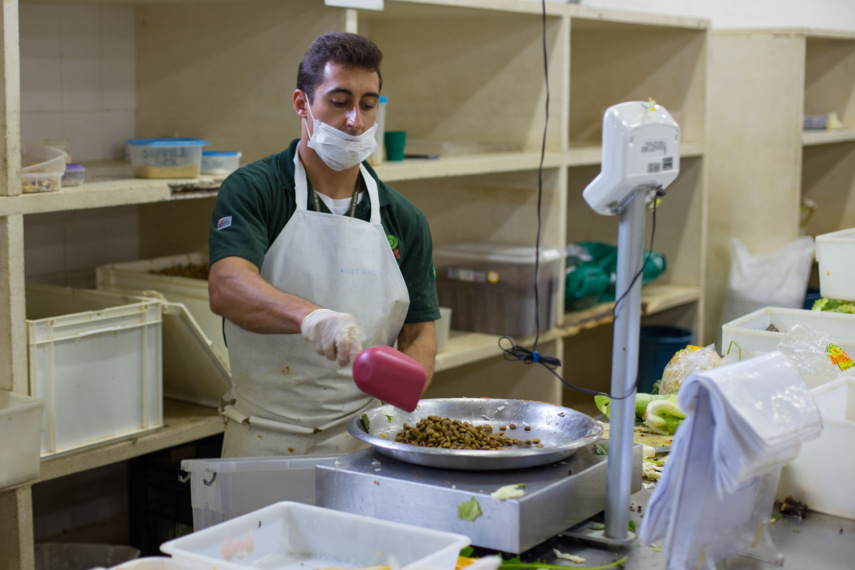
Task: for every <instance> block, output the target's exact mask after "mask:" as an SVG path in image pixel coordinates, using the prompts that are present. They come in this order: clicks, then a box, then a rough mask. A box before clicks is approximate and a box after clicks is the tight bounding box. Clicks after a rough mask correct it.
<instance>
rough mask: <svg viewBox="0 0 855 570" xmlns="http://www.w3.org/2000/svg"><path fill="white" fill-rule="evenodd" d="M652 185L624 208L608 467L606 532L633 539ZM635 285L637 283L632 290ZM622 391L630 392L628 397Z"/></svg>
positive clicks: (620, 229)
mask: <svg viewBox="0 0 855 570" xmlns="http://www.w3.org/2000/svg"><path fill="white" fill-rule="evenodd" d="M645 190H646V188H636V189H635V191H634V192H633V196H632V198H631V199H630V200H629V201H628V203H626V205H625V207H624V209H623V210H622V211H621V213H620V222H619V225H618V250H617V254H618V258H617V283H616V287H615V291H616V292H617V293H616V294H617V299H620V297H621V295H623V299H620V301H619V302H618V304H617V306H616V307H615V318H614V340H613V343H612V388H611V394H612V396H616V397H617V398H620V399H617V398H612V400H611V403H610V407H611V414H610V418H609V423H610V425H609V460H608V467H607V471H606V516H605V532H604V534H605V536H606V537H608V538H609V539H611V540H613V541H616V542H622V541H627V542H629V541H632V540H633V539H634V535H633V534H632V533H630V532H629V503H630V495H631V487H632V439H633V431H634V428H635V379H636V377H637V375H638V339H639V327H640V324H641V281H642V280H641V278H640V277H639V278H638V279H636V280H635V283H634V284H632V285H630V284H631V283H632V280H633V277H634V276H635V275H636V274H637V273H638V272H639V271H640V270H641V267H642V265H643V259H642V256H643V252H644V248H643V242H644V210H645V197H646V192H645ZM630 286H631V287H632V288H631V289H630ZM622 396H628V397H623V398H622Z"/></svg>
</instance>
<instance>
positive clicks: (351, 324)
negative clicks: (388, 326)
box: [300, 309, 362, 366]
mask: <svg viewBox="0 0 855 570" xmlns="http://www.w3.org/2000/svg"><path fill="white" fill-rule="evenodd" d="M300 332H302V333H303V338H305V339H306V340H307V341H309V342H310V343H312V346H313V347H314V349H315V352H317V353H318V354H320V355H322V356H326V357H327V360H335V361H337V362H338V364H339V366H347V365H348V364H349V363H350V362H352V361H353V359H354V358H356V355H357V354H359V353H360V352H362V340H361V339H360V334H359V325H357V324H356V320H355V319H354V318H353V315H350V314H348V313H337V312H335V311H331V310H329V309H318V310H316V311H312V312H311V313H309V314H308V315H306V318H304V319H303V322H302V323H300Z"/></svg>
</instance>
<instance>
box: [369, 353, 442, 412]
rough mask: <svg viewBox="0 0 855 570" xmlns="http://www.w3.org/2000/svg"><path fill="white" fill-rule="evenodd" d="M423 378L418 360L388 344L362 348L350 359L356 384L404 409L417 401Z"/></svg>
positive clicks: (422, 370)
mask: <svg viewBox="0 0 855 570" xmlns="http://www.w3.org/2000/svg"><path fill="white" fill-rule="evenodd" d="M425 379H426V373H425V369H424V367H423V366H422V365H421V364H419V363H418V362H417V361H416V360H413V359H412V358H410V357H409V356H407V355H406V354H404V353H403V352H400V351H398V350H395V349H394V348H392V347H391V346H375V347H372V348H366V349H365V350H363V351H362V352H360V353H359V354H358V355H357V357H356V359H355V360H354V361H353V381H354V382H355V383H356V386H357V388H359V389H360V390H362V391H363V392H365V393H366V394H368V395H369V396H374V397H375V398H377V399H379V400H383V401H384V402H389V403H390V404H392V405H393V406H395V407H396V408H401V409H402V410H404V411H407V412H412V411H413V410H415V409H416V406H417V405H418V404H419V399H420V398H421V396H422V391H423V390H424V388H425Z"/></svg>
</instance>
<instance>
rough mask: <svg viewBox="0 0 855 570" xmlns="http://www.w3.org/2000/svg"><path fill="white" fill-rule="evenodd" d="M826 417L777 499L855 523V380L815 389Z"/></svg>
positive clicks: (785, 475)
mask: <svg viewBox="0 0 855 570" xmlns="http://www.w3.org/2000/svg"><path fill="white" fill-rule="evenodd" d="M811 394H812V395H813V397H814V400H815V401H816V404H817V406H818V407H819V411H820V413H821V414H822V424H823V429H822V433H821V434H820V436H819V438H818V439H815V440H813V441H809V442H807V443H804V444H802V447H801V450H800V452H799V456H798V457H797V458H796V459H795V460H793V461H792V462H790V463H789V464H788V465H786V466H785V467H784V468H783V470H782V471H781V481H780V484H779V485H778V493H777V498H778V499H779V500H783V499H784V498H786V496H787V495H792V497H793V498H795V499H796V500H799V501H802V502H803V503H805V504H806V505H807V507H808V508H809V509H813V510H815V511H819V512H821V513H826V514H829V515H834V516H838V517H844V518H848V519H855V484H853V481H855V455H853V454H852V453H850V452H849V450H850V448H851V445H852V441H853V440H855V376H843V377H840V378H837V379H836V380H833V381H831V382H829V383H828V384H824V385H822V386H819V387H818V388H814V389H812V390H811Z"/></svg>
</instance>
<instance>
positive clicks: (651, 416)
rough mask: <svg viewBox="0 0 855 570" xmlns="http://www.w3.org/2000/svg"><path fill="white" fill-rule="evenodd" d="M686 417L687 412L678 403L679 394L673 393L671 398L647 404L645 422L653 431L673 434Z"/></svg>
mask: <svg viewBox="0 0 855 570" xmlns="http://www.w3.org/2000/svg"><path fill="white" fill-rule="evenodd" d="M685 418H686V413H685V412H684V411H683V410H681V409H680V406H678V405H677V395H676V394H672V397H671V398H668V399H665V400H656V401H655V402H651V403H650V405H649V406H647V411H646V412H645V415H644V423H645V424H646V425H647V427H648V428H649V429H650V431H652V432H655V433H659V434H662V435H673V434H674V433H675V432H676V431H677V428H678V427H680V422H682V421H683V420H684V419H685Z"/></svg>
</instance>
